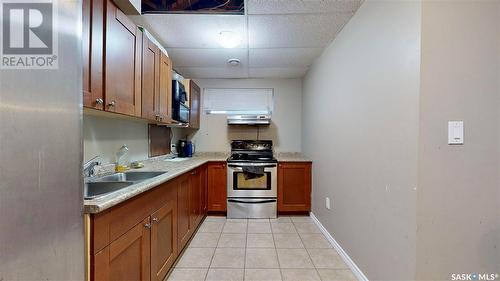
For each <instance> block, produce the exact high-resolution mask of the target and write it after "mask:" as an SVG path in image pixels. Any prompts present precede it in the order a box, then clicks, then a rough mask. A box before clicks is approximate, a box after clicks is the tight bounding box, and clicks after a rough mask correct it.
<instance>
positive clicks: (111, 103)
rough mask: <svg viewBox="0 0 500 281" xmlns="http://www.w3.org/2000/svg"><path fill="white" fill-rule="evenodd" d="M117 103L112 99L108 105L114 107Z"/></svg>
mask: <svg viewBox="0 0 500 281" xmlns="http://www.w3.org/2000/svg"><path fill="white" fill-rule="evenodd" d="M115 105H116V101H111V102H110V103H108V106H109V107H113V106H115Z"/></svg>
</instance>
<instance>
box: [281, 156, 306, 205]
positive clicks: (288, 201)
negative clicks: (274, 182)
mask: <svg viewBox="0 0 500 281" xmlns="http://www.w3.org/2000/svg"><path fill="white" fill-rule="evenodd" d="M311 166H312V164H311V163H310V162H280V163H279V164H278V212H310V210H311Z"/></svg>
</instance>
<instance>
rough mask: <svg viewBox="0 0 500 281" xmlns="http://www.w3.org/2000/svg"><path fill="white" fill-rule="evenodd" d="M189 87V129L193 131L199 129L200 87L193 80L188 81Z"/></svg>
mask: <svg viewBox="0 0 500 281" xmlns="http://www.w3.org/2000/svg"><path fill="white" fill-rule="evenodd" d="M189 87H190V97H189V103H190V106H189V110H190V113H189V114H190V115H189V127H190V128H193V129H199V128H200V98H201V92H200V87H198V85H196V83H194V82H193V80H190V81H189Z"/></svg>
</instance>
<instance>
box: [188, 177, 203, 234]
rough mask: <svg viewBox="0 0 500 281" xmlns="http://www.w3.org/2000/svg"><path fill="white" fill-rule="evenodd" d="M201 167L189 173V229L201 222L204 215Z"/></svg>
mask: <svg viewBox="0 0 500 281" xmlns="http://www.w3.org/2000/svg"><path fill="white" fill-rule="evenodd" d="M202 170H203V167H200V168H197V169H195V170H194V171H192V172H191V175H190V187H191V218H190V219H191V220H190V227H191V228H192V229H195V228H196V226H197V225H198V224H199V223H200V222H201V220H202V219H203V216H204V214H205V212H204V209H203V208H204V207H203V196H204V194H205V192H204V189H205V187H204V186H203V182H202Z"/></svg>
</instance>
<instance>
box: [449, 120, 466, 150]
mask: <svg viewBox="0 0 500 281" xmlns="http://www.w3.org/2000/svg"><path fill="white" fill-rule="evenodd" d="M448 144H464V121H448Z"/></svg>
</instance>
